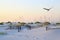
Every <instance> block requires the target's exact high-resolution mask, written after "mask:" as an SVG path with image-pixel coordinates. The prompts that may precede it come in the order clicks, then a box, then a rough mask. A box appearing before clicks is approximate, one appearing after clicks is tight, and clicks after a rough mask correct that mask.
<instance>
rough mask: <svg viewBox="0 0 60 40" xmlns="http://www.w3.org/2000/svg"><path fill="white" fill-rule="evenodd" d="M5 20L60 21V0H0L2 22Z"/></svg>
mask: <svg viewBox="0 0 60 40" xmlns="http://www.w3.org/2000/svg"><path fill="white" fill-rule="evenodd" d="M43 8H52V9H51V10H50V11H46V10H44V9H43ZM5 21H12V22H17V21H22V22H34V21H40V22H44V21H50V22H60V0H0V22H5Z"/></svg>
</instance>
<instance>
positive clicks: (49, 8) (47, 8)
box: [43, 8, 51, 11]
mask: <svg viewBox="0 0 60 40" xmlns="http://www.w3.org/2000/svg"><path fill="white" fill-rule="evenodd" d="M43 9H44V10H46V11H50V10H51V8H49V9H48V8H43Z"/></svg>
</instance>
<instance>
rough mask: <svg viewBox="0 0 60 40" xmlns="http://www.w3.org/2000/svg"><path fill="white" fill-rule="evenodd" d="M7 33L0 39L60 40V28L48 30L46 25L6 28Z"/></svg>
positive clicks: (0, 36)
mask: <svg viewBox="0 0 60 40" xmlns="http://www.w3.org/2000/svg"><path fill="white" fill-rule="evenodd" d="M4 32H7V35H0V40H60V29H55V30H48V31H46V29H45V27H40V28H35V29H31V30H28V29H24V30H21V31H20V32H18V31H17V29H16V30H4Z"/></svg>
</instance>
